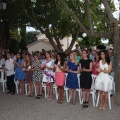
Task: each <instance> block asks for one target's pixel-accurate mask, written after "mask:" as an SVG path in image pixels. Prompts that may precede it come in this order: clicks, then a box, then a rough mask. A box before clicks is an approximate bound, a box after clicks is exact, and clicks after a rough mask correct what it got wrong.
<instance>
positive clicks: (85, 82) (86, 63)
mask: <svg viewBox="0 0 120 120" xmlns="http://www.w3.org/2000/svg"><path fill="white" fill-rule="evenodd" d="M91 62H92V60H90V59H87V60H83V59H82V60H80V64H81V67H82V69H83V68H85V69H90V63H91ZM91 74H92V73H91V72H81V74H80V88H85V89H90V88H91V84H92V76H91Z"/></svg>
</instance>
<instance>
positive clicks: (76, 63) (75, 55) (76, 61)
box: [70, 52, 79, 65]
mask: <svg viewBox="0 0 120 120" xmlns="http://www.w3.org/2000/svg"><path fill="white" fill-rule="evenodd" d="M70 54H72V55H73V56H74V58H75V65H78V63H79V62H78V60H77V54H76V52H71V53H70Z"/></svg>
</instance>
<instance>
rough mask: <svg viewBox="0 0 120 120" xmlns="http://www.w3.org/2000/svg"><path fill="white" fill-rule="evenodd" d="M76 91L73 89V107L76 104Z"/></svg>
mask: <svg viewBox="0 0 120 120" xmlns="http://www.w3.org/2000/svg"><path fill="white" fill-rule="evenodd" d="M75 97H76V89H73V105H74V104H75Z"/></svg>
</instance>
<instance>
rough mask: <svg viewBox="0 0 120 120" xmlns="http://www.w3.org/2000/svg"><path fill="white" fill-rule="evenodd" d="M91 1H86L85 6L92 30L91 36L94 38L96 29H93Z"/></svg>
mask: <svg viewBox="0 0 120 120" xmlns="http://www.w3.org/2000/svg"><path fill="white" fill-rule="evenodd" d="M89 1H90V0H85V4H86V11H87V18H88V23H89V29H90V33H91V36H92V35H93V34H94V28H93V23H92V17H91V13H90V11H91V9H90V5H89Z"/></svg>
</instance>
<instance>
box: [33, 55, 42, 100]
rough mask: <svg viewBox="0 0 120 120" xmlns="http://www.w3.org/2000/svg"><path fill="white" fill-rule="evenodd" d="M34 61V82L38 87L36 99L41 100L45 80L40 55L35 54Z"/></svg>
mask: <svg viewBox="0 0 120 120" xmlns="http://www.w3.org/2000/svg"><path fill="white" fill-rule="evenodd" d="M33 56H34V61H33V63H32V71H33V82H34V83H35V86H36V94H37V95H36V99H40V98H41V96H42V79H43V70H42V69H41V64H42V61H41V60H39V54H37V53H35V54H34V55H33Z"/></svg>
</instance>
